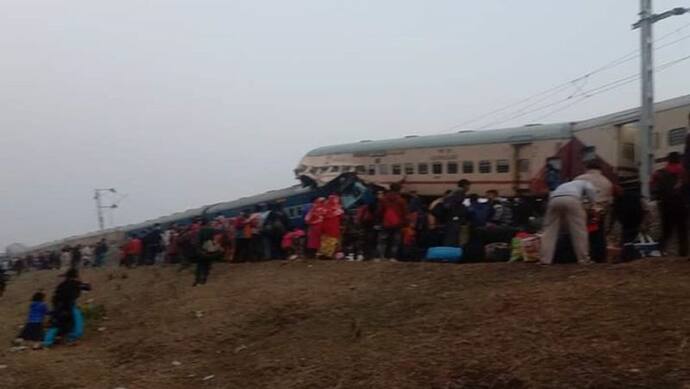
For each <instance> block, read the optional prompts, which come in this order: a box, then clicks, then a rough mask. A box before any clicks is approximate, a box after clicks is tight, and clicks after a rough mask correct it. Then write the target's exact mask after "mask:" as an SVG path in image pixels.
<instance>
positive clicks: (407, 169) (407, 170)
mask: <svg viewBox="0 0 690 389" xmlns="http://www.w3.org/2000/svg"><path fill="white" fill-rule="evenodd" d="M405 174H406V175H408V176H409V175H411V174H414V164H413V163H406V164H405Z"/></svg>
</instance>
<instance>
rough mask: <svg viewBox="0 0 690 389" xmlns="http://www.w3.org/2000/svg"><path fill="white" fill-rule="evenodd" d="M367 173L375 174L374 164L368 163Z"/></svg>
mask: <svg viewBox="0 0 690 389" xmlns="http://www.w3.org/2000/svg"><path fill="white" fill-rule="evenodd" d="M367 174H368V175H370V176H375V175H376V165H369V170H367Z"/></svg>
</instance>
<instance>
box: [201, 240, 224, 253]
mask: <svg viewBox="0 0 690 389" xmlns="http://www.w3.org/2000/svg"><path fill="white" fill-rule="evenodd" d="M201 250H202V251H203V252H204V254H215V253H217V252H219V251H220V246H219V245H218V243H216V241H215V240H214V239H209V240H207V241H205V242H204V244H203V245H201Z"/></svg>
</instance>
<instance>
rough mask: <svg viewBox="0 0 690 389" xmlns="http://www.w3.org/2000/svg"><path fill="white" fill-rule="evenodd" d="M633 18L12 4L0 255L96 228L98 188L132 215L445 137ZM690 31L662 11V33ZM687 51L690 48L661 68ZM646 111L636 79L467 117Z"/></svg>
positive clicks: (573, 71)
mask: <svg viewBox="0 0 690 389" xmlns="http://www.w3.org/2000/svg"><path fill="white" fill-rule="evenodd" d="M654 3H655V7H656V9H657V11H662V10H665V9H667V8H671V7H675V6H678V5H681V3H682V1H680V0H665V1H661V0H656V1H655V2H654ZM555 5H558V8H556V7H555ZM686 5H687V4H686ZM637 12H638V2H637V1H631V0H580V1H568V2H566V1H561V0H559V1H553V0H524V1H508V0H502V1H501V0H482V1H458V0H448V1H445V0H428V1H422V0H415V1H407V0H363V1H354V0H349V1H344V0H340V1H333V0H292V1H284V0H270V1H269V0H263V1H262V0H219V1H211V0H148V1H147V0H136V1H134V0H117V1H93V0H88V1H82V0H44V1H39V0H0V135H1V136H0V166H1V168H0V248H2V247H4V246H6V245H7V244H9V243H12V242H23V243H26V244H35V243H40V242H44V241H47V240H52V239H57V238H61V237H64V236H67V235H71V234H75V233H83V232H88V231H91V230H94V229H95V228H96V227H97V224H96V212H95V206H94V202H93V199H92V196H93V193H92V191H93V189H94V188H96V187H115V188H117V189H118V190H119V191H120V192H122V193H126V194H127V195H128V197H127V198H126V199H124V200H123V201H122V203H121V208H120V209H119V210H117V211H116V212H115V214H114V221H115V224H118V225H120V224H126V223H131V222H138V221H143V220H145V219H149V218H152V217H155V216H161V215H165V214H169V213H172V212H176V211H179V210H183V209H187V208H190V207H196V206H200V205H203V204H207V203H212V202H217V201H223V200H231V199H234V198H237V197H239V196H244V195H251V194H256V193H259V192H262V191H266V190H268V189H276V188H280V187H284V186H288V185H292V184H293V183H295V181H294V178H293V175H292V169H293V168H294V167H295V166H296V164H297V163H298V161H299V159H300V157H301V156H302V155H303V154H304V153H306V152H307V151H308V150H310V149H312V148H315V147H318V146H322V145H327V144H333V143H341V142H348V141H358V140H361V139H378V138H387V137H398V136H404V135H409V134H434V133H440V132H448V131H450V130H451V129H454V126H456V125H459V124H462V123H465V122H467V121H468V120H470V119H473V118H475V117H476V116H478V115H479V114H482V113H484V112H487V111H491V110H493V109H496V108H500V107H501V106H503V105H505V104H510V103H513V102H515V101H519V100H520V99H521V98H524V97H527V96H530V95H532V94H534V93H537V92H540V91H542V90H545V89H548V88H550V87H553V86H555V85H558V84H561V83H563V82H567V81H568V80H571V79H574V78H576V77H578V76H580V75H582V74H585V73H586V72H588V71H590V70H593V69H596V68H598V67H600V66H602V65H605V64H606V63H608V62H610V61H612V60H615V59H616V58H619V57H621V56H623V55H625V54H627V53H629V52H631V51H632V50H635V49H636V48H637V45H638V34H637V32H632V31H631V30H630V24H631V23H632V22H634V21H635V20H636V19H637ZM688 23H690V16H679V17H674V18H673V19H669V20H665V21H663V22H661V23H659V24H658V25H657V27H656V33H657V37H660V36H663V35H664V34H668V33H672V34H671V35H670V36H669V37H667V38H666V40H665V41H664V42H672V41H673V40H675V39H678V38H682V37H683V36H685V35H687V34H690V28H684V29H681V30H680V31H677V32H674V31H675V30H676V29H680V28H681V27H683V26H685V25H687V24H688ZM662 43H663V42H659V45H661V44H662ZM687 55H690V39H686V40H683V41H680V42H678V43H676V44H673V45H671V46H669V47H666V48H663V49H660V50H658V52H657V58H656V59H657V63H658V64H661V63H663V62H666V61H669V60H673V59H676V58H681V57H684V56H687ZM637 71H638V62H637V60H633V61H629V62H627V63H625V64H623V65H621V66H617V67H615V68H613V69H610V70H608V71H606V72H602V73H597V74H595V75H593V76H591V77H589V78H588V79H587V80H586V82H587V83H586V84H584V82H578V83H575V84H574V85H572V87H568V88H567V90H565V91H563V93H564V94H565V95H564V94H560V95H557V96H553V97H551V98H550V99H548V100H545V102H550V101H557V100H558V99H561V98H563V97H564V96H565V97H567V96H568V94H572V92H574V91H577V90H578V89H577V88H580V90H587V89H591V88H595V87H597V86H600V85H603V84H605V83H607V82H611V81H614V80H617V79H620V78H622V77H625V76H628V75H631V74H635V73H636V72H637ZM689 71H690V61H687V62H684V63H680V64H678V65H676V66H675V67H673V68H671V69H669V70H667V71H665V72H663V73H659V74H658V77H657V97H658V99H663V98H670V97H675V96H678V95H683V94H688V93H690V77H689V76H688V74H690V73H689ZM583 84H584V85H583ZM637 102H638V83H636V82H634V83H631V84H629V85H627V86H624V87H621V88H619V89H616V90H614V91H611V92H608V93H603V94H601V95H597V96H594V97H592V98H590V99H587V100H585V101H583V102H582V103H580V104H577V105H573V106H572V107H570V108H569V109H566V110H563V111H560V112H556V113H554V114H553V115H551V116H547V117H543V116H544V115H545V114H548V113H549V112H550V111H551V110H549V109H545V110H541V111H538V112H534V113H533V114H529V115H524V116H520V117H516V118H513V119H511V117H512V116H517V115H510V111H507V112H505V113H504V115H503V116H501V115H494V116H491V117H489V118H486V119H484V120H480V121H477V122H473V123H472V124H471V125H465V126H460V127H469V128H471V127H482V126H484V125H490V126H491V127H503V126H508V125H522V124H525V123H532V122H535V121H537V120H538V121H539V122H550V121H551V122H553V121H568V120H577V119H583V118H587V117H591V116H595V115H598V114H604V113H609V112H613V111H615V110H619V109H624V108H629V107H632V106H635V105H636V104H637ZM542 104H543V103H542ZM537 107H538V106H537ZM557 107H559V106H555V107H554V108H557ZM492 123H496V124H495V125H492Z"/></svg>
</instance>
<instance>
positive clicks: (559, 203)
mask: <svg viewBox="0 0 690 389" xmlns="http://www.w3.org/2000/svg"><path fill="white" fill-rule="evenodd" d="M596 195H597V193H596V190H595V188H594V186H593V185H592V184H591V183H590V182H588V181H582V180H574V181H570V182H566V183H565V184H561V185H559V186H558V187H557V188H556V190H554V191H553V192H551V196H550V197H549V204H548V206H547V207H548V208H547V210H546V218H545V219H544V236H543V237H542V244H541V250H542V253H541V262H542V263H543V264H549V265H550V264H552V263H553V256H554V253H555V251H556V243H557V242H558V235H559V233H560V229H561V226H562V225H567V226H568V230H569V232H570V239H571V241H572V244H573V249H574V251H575V256H576V257H577V262H578V263H581V264H588V263H591V260H590V259H589V237H588V234H587V212H585V208H584V206H583V200H584V199H587V200H589V201H590V203H594V201H596Z"/></svg>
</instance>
